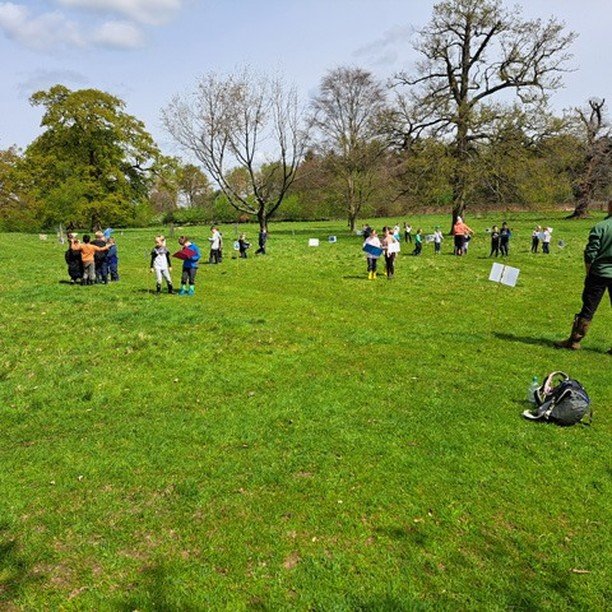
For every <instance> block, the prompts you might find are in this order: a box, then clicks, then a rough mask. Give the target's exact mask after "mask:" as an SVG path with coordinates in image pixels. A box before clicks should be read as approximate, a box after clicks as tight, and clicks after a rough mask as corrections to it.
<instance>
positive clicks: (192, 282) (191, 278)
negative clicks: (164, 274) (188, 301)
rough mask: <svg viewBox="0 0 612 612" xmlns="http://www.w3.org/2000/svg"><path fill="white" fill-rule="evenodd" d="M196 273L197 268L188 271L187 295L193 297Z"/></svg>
mask: <svg viewBox="0 0 612 612" xmlns="http://www.w3.org/2000/svg"><path fill="white" fill-rule="evenodd" d="M197 271H198V269H197V268H190V269H189V291H188V292H187V295H195V277H196V273H197Z"/></svg>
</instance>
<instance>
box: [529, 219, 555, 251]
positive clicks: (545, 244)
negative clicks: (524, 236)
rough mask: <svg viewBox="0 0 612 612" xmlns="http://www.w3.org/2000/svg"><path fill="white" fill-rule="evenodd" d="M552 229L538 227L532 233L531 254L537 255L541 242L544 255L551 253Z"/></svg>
mask: <svg viewBox="0 0 612 612" xmlns="http://www.w3.org/2000/svg"><path fill="white" fill-rule="evenodd" d="M552 231H553V230H552V227H542V226H541V225H536V227H535V229H534V230H533V232H532V233H531V252H532V253H537V252H538V246H539V245H540V242H541V243H542V253H546V254H549V253H550V241H551V239H552Z"/></svg>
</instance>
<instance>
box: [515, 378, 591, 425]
mask: <svg viewBox="0 0 612 612" xmlns="http://www.w3.org/2000/svg"><path fill="white" fill-rule="evenodd" d="M533 397H534V400H535V404H536V406H537V409H536V410H534V411H532V410H525V412H523V416H524V417H525V418H527V419H531V420H535V421H537V420H543V421H553V422H555V423H558V424H559V425H574V424H575V423H579V422H580V421H582V419H583V418H584V417H585V416H587V415H588V416H589V423H590V422H591V421H592V410H591V400H590V399H589V396H588V394H587V392H586V390H585V388H584V387H583V386H582V385H581V384H580V383H579V382H578V381H577V380H574V379H573V378H570V377H569V376H568V375H567V374H566V373H565V372H551V373H550V374H549V375H548V376H546V377H544V382H543V383H542V385H541V386H540V387H538V388H537V389H536V390H535V391H534V392H533Z"/></svg>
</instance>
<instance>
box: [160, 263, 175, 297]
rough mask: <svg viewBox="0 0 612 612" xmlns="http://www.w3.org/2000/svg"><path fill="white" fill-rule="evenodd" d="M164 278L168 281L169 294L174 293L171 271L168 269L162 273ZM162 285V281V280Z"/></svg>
mask: <svg viewBox="0 0 612 612" xmlns="http://www.w3.org/2000/svg"><path fill="white" fill-rule="evenodd" d="M161 274H162V276H163V277H164V279H165V280H166V285H168V293H174V288H173V287H172V277H171V276H170V270H168V269H167V268H166V269H165V270H162V271H161ZM160 284H161V279H160Z"/></svg>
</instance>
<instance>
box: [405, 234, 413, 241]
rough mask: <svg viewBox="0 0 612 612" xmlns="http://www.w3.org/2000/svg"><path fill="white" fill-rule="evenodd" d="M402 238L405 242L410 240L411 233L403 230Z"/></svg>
mask: <svg viewBox="0 0 612 612" xmlns="http://www.w3.org/2000/svg"><path fill="white" fill-rule="evenodd" d="M404 240H405V241H406V242H412V234H411V233H410V232H404Z"/></svg>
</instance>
